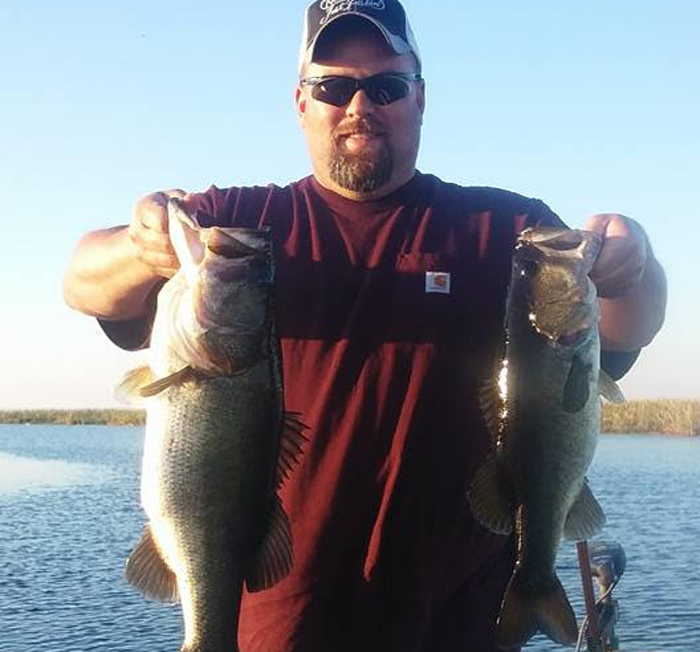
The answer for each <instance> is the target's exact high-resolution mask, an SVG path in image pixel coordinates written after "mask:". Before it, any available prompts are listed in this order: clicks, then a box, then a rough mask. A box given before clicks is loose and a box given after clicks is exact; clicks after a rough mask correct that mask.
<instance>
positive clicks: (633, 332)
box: [600, 251, 666, 351]
mask: <svg viewBox="0 0 700 652" xmlns="http://www.w3.org/2000/svg"><path fill="white" fill-rule="evenodd" d="M600 308H601V314H602V318H601V322H600V336H601V344H602V346H603V348H604V349H607V350H608V351H634V350H636V349H639V348H641V347H643V346H646V345H647V344H649V343H650V342H651V340H652V339H653V338H654V336H655V335H656V333H658V332H659V329H660V328H661V326H662V324H663V322H664V316H665V313H666V275H665V274H664V271H663V268H662V267H661V265H660V264H659V263H658V261H657V260H656V259H655V258H654V256H653V254H651V251H650V252H649V257H648V259H647V263H646V266H645V269H644V273H643V275H642V278H641V279H640V281H639V283H637V284H636V285H635V286H634V287H633V288H632V289H630V291H629V292H627V293H626V294H625V295H623V296H621V297H616V298H611V299H603V298H601V299H600Z"/></svg>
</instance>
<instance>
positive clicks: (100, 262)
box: [63, 190, 188, 321]
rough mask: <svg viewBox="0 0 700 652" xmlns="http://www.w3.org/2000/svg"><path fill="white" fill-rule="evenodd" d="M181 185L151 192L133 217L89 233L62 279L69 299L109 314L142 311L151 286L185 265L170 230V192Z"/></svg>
mask: <svg viewBox="0 0 700 652" xmlns="http://www.w3.org/2000/svg"><path fill="white" fill-rule="evenodd" d="M169 197H178V198H181V199H187V197H188V195H187V194H186V193H185V192H184V191H182V190H168V191H165V192H156V193H153V194H151V195H147V196H146V197H144V198H143V199H141V200H140V201H138V202H137V203H136V206H135V207H134V213H133V216H132V219H131V223H130V224H128V225H122V226H117V227H112V228H108V229H99V230H97V231H92V232H90V233H87V234H85V235H84V236H83V237H82V238H81V240H80V241H79V242H78V245H77V247H76V249H75V252H74V254H73V258H72V259H71V262H70V264H69V266H68V269H67V270H66V274H65V277H64V281H63V296H64V298H65V301H66V303H67V304H68V305H69V306H70V307H71V308H74V309H76V310H80V311H81V312H83V313H85V314H87V315H92V316H94V317H99V318H101V319H104V320H113V321H121V320H128V319H133V318H136V317H143V316H145V315H146V313H147V312H148V311H149V310H150V299H149V297H151V292H152V290H153V289H154V288H155V287H157V285H158V283H159V282H160V281H162V279H163V278H170V277H171V276H172V275H173V274H175V272H176V271H177V270H178V268H179V267H180V263H179V262H178V260H177V257H176V255H175V251H174V250H173V246H172V244H171V242H170V235H169V233H168V198H169Z"/></svg>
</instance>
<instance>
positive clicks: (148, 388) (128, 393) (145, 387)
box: [116, 366, 201, 403]
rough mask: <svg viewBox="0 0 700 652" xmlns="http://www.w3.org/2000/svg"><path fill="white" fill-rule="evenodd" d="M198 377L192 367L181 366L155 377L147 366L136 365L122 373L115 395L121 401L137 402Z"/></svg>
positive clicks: (198, 373)
mask: <svg viewBox="0 0 700 652" xmlns="http://www.w3.org/2000/svg"><path fill="white" fill-rule="evenodd" d="M200 377H201V374H200V372H198V371H196V370H195V369H193V368H192V367H183V368H182V369H180V370H179V371H176V372H175V373H172V374H170V375H169V376H165V377H164V378H156V376H155V374H154V373H153V370H152V369H151V368H150V367H148V366H142V367H137V368H136V369H132V370H131V371H129V372H127V373H126V374H125V375H124V378H122V380H121V382H120V383H119V385H118V386H117V390H116V395H117V398H118V399H120V400H122V401H125V402H129V403H134V402H135V403H138V402H140V401H141V400H142V399H144V398H150V397H152V396H156V395H158V394H160V393H161V392H164V391H165V390H166V389H168V388H169V387H172V386H173V385H181V384H182V383H184V382H186V381H188V380H195V379H197V378H200Z"/></svg>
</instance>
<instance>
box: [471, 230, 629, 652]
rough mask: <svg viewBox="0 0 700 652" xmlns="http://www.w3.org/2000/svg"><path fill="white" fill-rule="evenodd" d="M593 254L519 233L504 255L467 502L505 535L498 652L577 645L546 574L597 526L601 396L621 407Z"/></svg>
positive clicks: (563, 603) (561, 240) (577, 236)
mask: <svg viewBox="0 0 700 652" xmlns="http://www.w3.org/2000/svg"><path fill="white" fill-rule="evenodd" d="M601 242H602V241H601V238H600V236H599V235H597V234H595V233H592V232H588V231H576V230H567V229H527V230H525V231H523V233H522V234H521V235H520V237H519V238H518V241H517V244H516V248H515V251H514V254H513V264H512V276H511V283H510V287H509V291H508V299H507V306H506V324H505V326H506V348H505V358H504V359H503V361H502V363H501V367H500V370H499V372H497V373H495V374H494V379H493V382H491V383H489V387H487V388H486V390H485V391H484V393H483V396H482V397H481V398H482V407H483V410H484V413H485V415H486V417H487V422H488V424H489V427H490V429H491V431H492V434H493V435H494V440H495V442H496V444H495V452H494V454H493V455H492V456H490V457H489V458H488V459H487V461H486V463H485V464H484V466H483V467H481V469H480V470H479V471H478V472H477V474H476V475H475V478H474V481H473V484H472V487H471V489H470V493H469V500H470V503H471V506H472V511H473V512H474V514H475V516H476V517H477V519H478V520H479V521H480V522H481V523H482V524H483V525H484V526H485V527H487V528H489V529H490V530H492V531H494V532H496V533H500V534H510V533H511V532H513V531H515V537H516V544H517V553H516V564H515V569H514V572H513V575H512V577H511V579H510V582H509V584H508V586H507V588H506V591H505V594H504V597H503V602H502V605H501V611H500V616H499V618H498V624H497V626H498V641H499V645H500V646H501V647H503V648H512V647H518V646H520V645H523V644H524V643H525V642H527V641H528V640H529V639H530V638H531V637H532V636H533V635H534V634H535V633H536V632H537V631H542V632H544V633H545V634H546V635H547V636H549V637H550V638H551V639H552V640H554V641H556V642H558V643H562V644H575V643H576V640H577V637H578V626H577V623H576V617H575V615H574V612H573V610H572V608H571V605H570V603H569V600H568V598H567V595H566V592H565V590H564V588H563V586H562V585H561V582H560V581H559V578H558V577H557V574H556V571H555V568H554V563H555V559H556V554H557V549H558V547H559V543H560V540H561V538H562V536H563V537H565V538H567V539H572V540H583V539H587V538H589V537H590V536H592V535H593V534H595V533H596V532H598V531H599V530H600V528H601V527H602V525H603V524H604V522H605V516H604V514H603V511H602V509H601V507H600V505H599V504H598V502H597V501H596V500H595V498H594V497H593V494H592V493H591V491H590V489H589V487H588V484H587V482H586V477H585V475H586V470H587V469H588V467H589V465H590V463H591V461H592V459H593V454H594V451H595V447H596V441H597V437H598V432H599V428H600V394H601V393H602V394H603V395H604V396H606V397H607V398H609V399H611V400H615V401H620V400H622V396H621V394H620V391H619V389H617V386H616V385H615V383H614V382H613V381H612V379H610V378H609V377H608V376H607V375H606V374H605V373H604V372H603V371H602V370H601V369H600V367H599V360H600V339H599V334H598V321H599V318H600V314H599V307H598V300H597V296H596V289H595V286H594V285H593V283H592V282H591V280H590V279H589V277H588V273H589V272H590V270H591V267H592V266H593V263H594V262H595V260H596V258H597V256H598V253H599V251H600V247H601Z"/></svg>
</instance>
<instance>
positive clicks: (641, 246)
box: [583, 213, 648, 299]
mask: <svg viewBox="0 0 700 652" xmlns="http://www.w3.org/2000/svg"><path fill="white" fill-rule="evenodd" d="M583 228H584V229H586V230H588V231H595V232H596V233H599V234H600V235H601V236H602V237H603V246H602V248H601V250H600V254H599V255H598V259H597V260H596V262H595V264H594V265H593V269H592V270H591V273H590V276H591V280H592V281H593V283H595V286H596V288H597V290H598V296H599V297H602V298H607V299H614V298H617V297H621V296H624V295H625V294H627V293H628V292H629V291H630V290H631V289H632V288H634V287H635V286H636V285H638V284H639V282H640V280H641V278H642V275H643V274H644V269H645V267H646V263H647V255H648V240H647V236H646V233H645V232H644V229H643V228H642V227H641V226H640V225H639V224H638V223H637V222H635V221H634V220H633V219H631V218H629V217H625V216H624V215H617V214H615V213H604V214H600V215H594V216H593V217H590V218H588V220H586V223H585V225H584V227H583Z"/></svg>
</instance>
